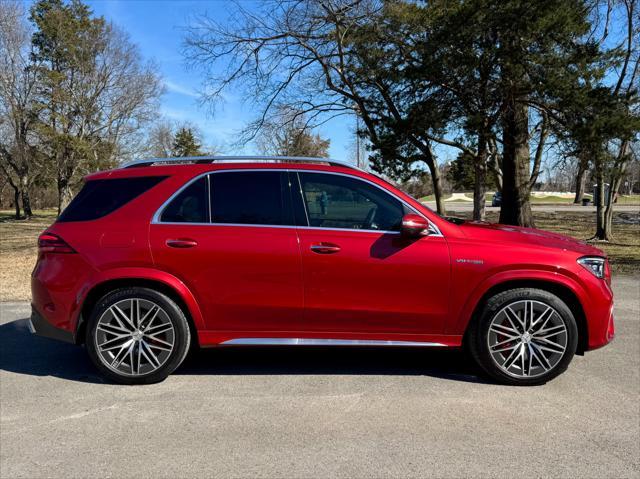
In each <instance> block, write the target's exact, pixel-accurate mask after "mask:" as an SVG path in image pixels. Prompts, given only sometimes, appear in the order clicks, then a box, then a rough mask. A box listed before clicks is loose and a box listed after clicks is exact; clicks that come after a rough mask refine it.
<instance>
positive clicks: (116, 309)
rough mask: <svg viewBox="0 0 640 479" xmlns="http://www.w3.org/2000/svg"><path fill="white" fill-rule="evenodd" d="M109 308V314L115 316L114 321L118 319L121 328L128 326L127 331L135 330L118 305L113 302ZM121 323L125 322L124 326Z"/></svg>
mask: <svg viewBox="0 0 640 479" xmlns="http://www.w3.org/2000/svg"><path fill="white" fill-rule="evenodd" d="M109 309H110V310H111V314H113V317H114V318H116V321H118V323H119V324H120V326H122V327H123V328H124V327H128V328H129V331H135V329H136V327H135V326H134V325H133V323H131V320H130V319H129V317H128V316H127V315H126V314H125V312H124V311H122V310H121V309H120V308H119V307H118V305H117V304H114V305H113V306H111V308H109ZM123 323H124V324H126V326H124V324H123Z"/></svg>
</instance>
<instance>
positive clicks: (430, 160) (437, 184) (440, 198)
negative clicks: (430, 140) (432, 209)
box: [414, 142, 447, 216]
mask: <svg viewBox="0 0 640 479" xmlns="http://www.w3.org/2000/svg"><path fill="white" fill-rule="evenodd" d="M414 144H415V145H416V146H418V148H419V149H420V151H421V152H422V153H423V154H424V162H425V163H426V164H427V167H428V168H429V173H430V174H431V182H432V183H433V195H434V196H435V198H436V211H437V212H438V214H440V215H442V216H445V215H446V214H447V209H446V206H445V204H444V193H443V191H442V175H441V174H440V169H439V168H438V164H437V163H436V159H435V157H434V156H433V152H432V151H431V146H430V145H429V144H425V143H422V142H415V143H414Z"/></svg>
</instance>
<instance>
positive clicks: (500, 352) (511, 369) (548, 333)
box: [487, 300, 568, 378]
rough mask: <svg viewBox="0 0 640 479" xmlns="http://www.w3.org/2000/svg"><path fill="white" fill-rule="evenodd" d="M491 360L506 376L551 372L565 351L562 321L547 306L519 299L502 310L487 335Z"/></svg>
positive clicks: (539, 374)
mask: <svg viewBox="0 0 640 479" xmlns="http://www.w3.org/2000/svg"><path fill="white" fill-rule="evenodd" d="M487 342H488V346H489V352H490V355H491V358H492V359H493V361H494V362H495V364H496V365H497V366H498V367H499V368H500V369H501V370H502V371H503V372H505V373H506V374H508V375H510V376H513V377H517V378H533V377H537V376H541V375H543V374H545V373H547V372H549V371H551V370H552V369H554V368H555V367H556V366H557V365H558V363H559V362H560V360H561V359H562V357H563V356H564V354H565V351H566V349H567V342H568V333H567V327H566V325H565V322H564V320H563V319H562V317H561V316H560V315H559V314H558V312H557V311H556V310H555V309H554V308H553V307H551V306H549V305H548V304H545V303H543V302H540V301H533V300H522V301H516V302H514V303H511V304H509V305H507V306H505V307H504V308H502V309H501V310H500V311H499V312H498V313H497V314H496V315H495V316H494V317H493V319H492V321H491V324H490V326H489V332H488V335H487Z"/></svg>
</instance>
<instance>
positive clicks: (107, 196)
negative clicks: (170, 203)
mask: <svg viewBox="0 0 640 479" xmlns="http://www.w3.org/2000/svg"><path fill="white" fill-rule="evenodd" d="M165 178H166V176H139V177H135V178H114V179H106V180H91V181H87V182H86V183H85V184H84V186H83V187H82V189H81V190H80V192H79V193H78V194H77V195H76V197H75V198H74V199H73V200H72V201H71V203H69V206H67V207H66V208H65V210H64V211H63V212H62V214H61V215H60V217H59V218H58V221H60V222H69V221H91V220H95V219H98V218H102V217H103V216H106V215H108V214H109V213H113V212H114V211H116V210H117V209H119V208H122V207H123V206H124V205H126V204H127V203H129V202H130V201H131V200H133V199H134V198H137V197H138V196H140V195H141V194H143V193H144V192H145V191H148V190H149V189H151V188H152V187H154V186H155V185H157V184H158V183H160V182H161V181H162V180H164V179H165Z"/></svg>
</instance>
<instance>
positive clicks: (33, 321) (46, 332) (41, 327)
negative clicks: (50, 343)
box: [29, 305, 75, 343]
mask: <svg viewBox="0 0 640 479" xmlns="http://www.w3.org/2000/svg"><path fill="white" fill-rule="evenodd" d="M29 329H30V330H31V332H32V333H34V334H37V335H38V336H42V337H45V338H49V339H55V340H57V341H64V342H65V343H75V338H74V337H73V333H71V332H70V331H65V330H64V329H59V328H56V327H55V326H53V325H52V324H51V323H49V322H48V321H47V320H46V319H44V318H43V317H42V315H41V314H40V313H38V311H36V309H35V308H34V307H33V305H32V306H31V318H29Z"/></svg>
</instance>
